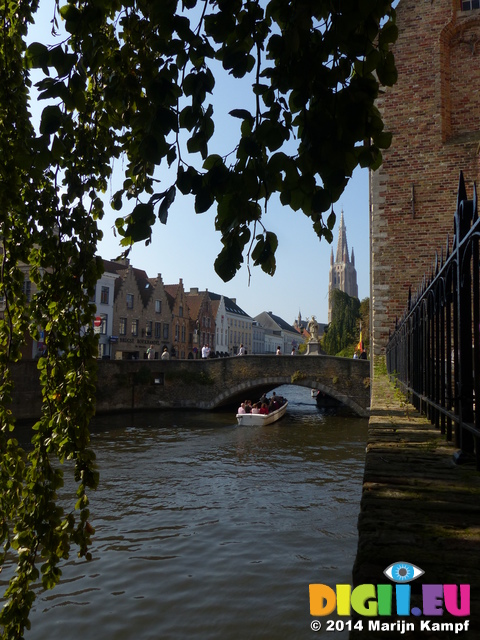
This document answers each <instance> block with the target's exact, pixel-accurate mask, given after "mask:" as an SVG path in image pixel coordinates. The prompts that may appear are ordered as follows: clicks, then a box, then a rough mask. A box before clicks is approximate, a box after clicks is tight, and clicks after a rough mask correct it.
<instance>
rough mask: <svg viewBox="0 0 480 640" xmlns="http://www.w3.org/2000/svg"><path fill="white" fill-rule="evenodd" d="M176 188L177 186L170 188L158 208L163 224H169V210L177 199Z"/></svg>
mask: <svg viewBox="0 0 480 640" xmlns="http://www.w3.org/2000/svg"><path fill="white" fill-rule="evenodd" d="M175 194H176V189H175V186H172V187H170V189H169V190H168V191H167V193H166V194H165V197H164V198H163V200H162V203H161V204H160V207H159V209H158V219H159V220H160V222H161V223H162V224H167V218H168V210H169V209H170V207H171V205H172V203H173V201H174V200H175Z"/></svg>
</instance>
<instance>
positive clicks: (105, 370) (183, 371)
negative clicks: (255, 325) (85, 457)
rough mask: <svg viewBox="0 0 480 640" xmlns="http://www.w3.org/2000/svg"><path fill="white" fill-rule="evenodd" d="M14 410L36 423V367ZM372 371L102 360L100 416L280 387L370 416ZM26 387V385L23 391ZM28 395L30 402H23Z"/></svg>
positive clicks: (25, 369)
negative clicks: (313, 393)
mask: <svg viewBox="0 0 480 640" xmlns="http://www.w3.org/2000/svg"><path fill="white" fill-rule="evenodd" d="M15 369H16V370H15V371H14V378H15V380H16V392H15V396H14V406H13V407H12V410H13V411H14V412H15V415H17V416H18V417H19V418H24V419H30V418H36V417H37V416H38V415H39V413H40V403H41V394H40V388H39V385H38V375H37V372H36V362H33V361H32V362H28V361H24V362H21V363H19V364H18V365H16V367H15ZM369 374H370V365H369V362H368V361H365V360H354V359H350V358H335V357H331V356H311V357H302V356H274V355H272V356H269V355H248V356H238V357H231V358H218V359H217V358H215V359H208V360H102V361H100V362H99V363H98V384H97V413H111V412H117V411H126V410H132V409H151V410H152V409H159V408H160V409H182V408H183V409H205V410H210V409H214V408H216V407H219V406H222V405H227V404H231V403H233V402H236V401H239V400H240V399H242V400H245V398H247V397H249V398H252V399H255V397H257V395H258V396H260V395H261V393H262V392H263V391H268V390H270V389H273V388H275V387H277V386H279V385H282V384H295V385H298V386H303V387H308V388H316V389H320V390H321V391H324V392H325V393H327V394H328V395H330V396H332V397H334V398H336V399H338V400H340V401H342V402H343V403H344V404H346V405H347V406H349V407H350V408H351V409H352V410H353V411H355V412H356V413H357V414H359V415H362V416H368V408H369V404H370V377H369ZM24 381H28V382H27V386H25V384H24ZM25 394H28V397H29V402H28V403H26V402H25Z"/></svg>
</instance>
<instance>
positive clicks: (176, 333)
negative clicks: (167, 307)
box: [175, 322, 180, 342]
mask: <svg viewBox="0 0 480 640" xmlns="http://www.w3.org/2000/svg"><path fill="white" fill-rule="evenodd" d="M178 329H179V327H178V322H177V324H176V325H175V342H178V336H179V335H180V332H179V330H178Z"/></svg>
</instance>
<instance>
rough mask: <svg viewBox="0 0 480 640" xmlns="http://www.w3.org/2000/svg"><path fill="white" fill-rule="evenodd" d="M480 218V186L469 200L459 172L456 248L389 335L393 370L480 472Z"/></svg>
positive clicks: (438, 261)
mask: <svg viewBox="0 0 480 640" xmlns="http://www.w3.org/2000/svg"><path fill="white" fill-rule="evenodd" d="M479 238H480V220H479V218H478V214H477V191H476V187H475V186H474V193H473V200H468V199H467V193H466V189H465V181H464V178H463V174H460V181H459V187H458V197H457V209H456V212H455V215H454V233H453V241H452V246H451V247H450V240H449V238H447V244H446V254H445V256H444V255H443V251H442V253H441V256H440V258H439V257H438V253H437V254H436V258H435V265H434V269H433V272H432V274H431V276H430V277H429V278H428V279H427V278H426V277H425V276H424V278H423V283H422V285H421V287H420V288H419V290H418V292H417V293H416V295H415V296H412V292H411V290H410V292H409V296H408V305H407V309H406V312H405V314H404V316H403V318H402V319H401V321H400V322H398V321H397V322H396V323H395V331H394V333H393V335H391V336H390V339H389V342H388V345H387V350H386V357H387V370H388V372H389V374H390V375H391V376H395V378H396V380H397V383H398V384H399V386H400V387H401V388H402V390H403V391H404V392H405V393H406V394H407V396H408V397H409V400H410V401H411V402H412V404H413V405H414V406H415V407H416V408H417V409H418V410H419V411H421V412H422V413H424V414H425V415H426V416H427V417H428V418H429V419H430V421H431V422H432V424H434V425H435V426H436V427H437V428H439V429H440V431H441V433H442V434H445V436H446V438H447V439H448V440H452V439H454V440H455V444H456V446H457V448H458V449H459V451H458V452H457V454H456V456H455V457H456V459H457V462H462V461H463V460H465V459H469V458H470V457H471V456H473V455H475V456H476V464H477V469H478V470H480V407H479V410H478V411H477V410H476V409H477V407H476V399H477V398H480V290H479Z"/></svg>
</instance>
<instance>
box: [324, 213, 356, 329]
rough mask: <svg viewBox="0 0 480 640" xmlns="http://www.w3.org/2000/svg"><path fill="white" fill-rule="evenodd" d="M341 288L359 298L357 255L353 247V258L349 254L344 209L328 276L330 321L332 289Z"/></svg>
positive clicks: (330, 316)
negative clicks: (335, 252) (356, 267)
mask: <svg viewBox="0 0 480 640" xmlns="http://www.w3.org/2000/svg"><path fill="white" fill-rule="evenodd" d="M334 289H340V291H344V292H345V293H346V294H348V295H349V296H351V297H352V298H358V286H357V270H356V269H355V256H354V253H353V249H352V256H351V258H350V257H349V255H348V244H347V228H346V226H345V222H344V220H343V210H342V215H341V216H340V229H339V231H338V244H337V254H336V257H335V260H334V259H333V248H332V253H331V256H330V273H329V277H328V322H329V323H330V322H331V321H332V291H333V290H334Z"/></svg>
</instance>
